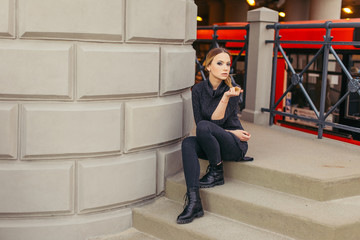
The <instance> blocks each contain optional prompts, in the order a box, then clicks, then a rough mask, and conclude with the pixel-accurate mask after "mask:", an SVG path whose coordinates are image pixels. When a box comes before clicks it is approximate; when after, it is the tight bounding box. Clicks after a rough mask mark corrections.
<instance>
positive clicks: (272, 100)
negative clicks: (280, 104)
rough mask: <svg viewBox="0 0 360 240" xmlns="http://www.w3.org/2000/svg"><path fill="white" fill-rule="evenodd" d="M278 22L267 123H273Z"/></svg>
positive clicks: (277, 33) (276, 34) (277, 34)
mask: <svg viewBox="0 0 360 240" xmlns="http://www.w3.org/2000/svg"><path fill="white" fill-rule="evenodd" d="M278 24H279V23H275V43H274V53H273V54H274V57H273V66H272V67H273V69H272V76H271V92H270V119H269V125H270V126H271V125H273V123H274V114H273V113H272V111H273V110H275V109H274V103H275V89H276V69H277V59H278V58H277V54H278V51H279V39H280V37H279V31H280V30H279V29H278V28H277V25H278Z"/></svg>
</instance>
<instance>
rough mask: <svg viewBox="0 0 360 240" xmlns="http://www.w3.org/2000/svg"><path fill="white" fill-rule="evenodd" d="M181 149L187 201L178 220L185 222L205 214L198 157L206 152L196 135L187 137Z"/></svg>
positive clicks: (178, 221) (180, 222)
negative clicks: (203, 150) (200, 188)
mask: <svg viewBox="0 0 360 240" xmlns="http://www.w3.org/2000/svg"><path fill="white" fill-rule="evenodd" d="M181 151H182V159H183V168H184V174H185V180H186V186H187V191H186V197H187V201H186V206H185V208H184V210H183V211H182V213H181V214H180V215H179V216H178V217H177V220H176V222H177V223H179V224H184V223H189V222H192V221H193V219H194V218H197V217H202V216H203V215H204V210H203V208H202V204H201V199H200V193H199V174H200V165H199V160H198V157H202V156H204V154H203V152H202V150H201V148H200V146H199V144H198V143H197V140H196V137H187V138H185V139H184V141H183V142H182V146H181Z"/></svg>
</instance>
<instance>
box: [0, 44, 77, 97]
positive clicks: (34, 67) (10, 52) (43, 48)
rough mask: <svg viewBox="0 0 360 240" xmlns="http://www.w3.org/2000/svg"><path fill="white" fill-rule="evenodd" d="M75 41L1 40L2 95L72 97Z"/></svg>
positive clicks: (0, 75) (0, 82)
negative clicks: (73, 42)
mask: <svg viewBox="0 0 360 240" xmlns="http://www.w3.org/2000/svg"><path fill="white" fill-rule="evenodd" d="M73 57H74V54H73V45H72V44H70V43H45V42H32V41H30V42H20V41H12V40H3V41H0V59H6V61H0V86H1V88H0V98H2V99H4V98H16V99H19V98H41V99H71V98H72V95H73V94H72V83H73V78H74V77H73V75H74V74H73Z"/></svg>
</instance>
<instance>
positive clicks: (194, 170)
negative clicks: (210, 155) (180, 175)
mask: <svg viewBox="0 0 360 240" xmlns="http://www.w3.org/2000/svg"><path fill="white" fill-rule="evenodd" d="M181 152H182V161H183V168H184V175H185V180H186V187H187V188H188V189H189V188H192V187H199V175H200V165H199V158H205V157H206V156H205V154H204V152H203V150H202V149H201V147H200V145H199V144H198V141H197V138H196V137H187V138H185V139H184V140H183V142H182V145H181Z"/></svg>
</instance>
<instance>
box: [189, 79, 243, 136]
mask: <svg viewBox="0 0 360 240" xmlns="http://www.w3.org/2000/svg"><path fill="white" fill-rule="evenodd" d="M229 89H230V88H229V87H228V86H227V85H226V84H225V83H224V82H223V81H222V82H221V83H220V85H219V86H218V88H217V89H216V90H213V87H212V85H211V83H210V81H208V80H205V81H202V82H200V83H198V84H196V85H195V86H194V87H193V89H192V105H193V111H194V118H195V122H196V124H197V123H198V122H200V121H201V120H208V121H210V122H213V123H215V124H217V125H218V126H220V127H222V128H224V129H227V130H236V129H241V130H243V129H244V128H243V127H242V125H241V123H240V120H239V118H238V115H237V114H238V104H239V99H240V96H237V97H230V98H229V102H228V105H227V107H226V111H225V116H224V118H223V119H220V120H211V116H212V114H213V112H214V111H215V109H216V107H217V106H218V104H219V102H220V100H221V98H222V96H223V95H224V93H225V92H226V91H228V90H229Z"/></svg>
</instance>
